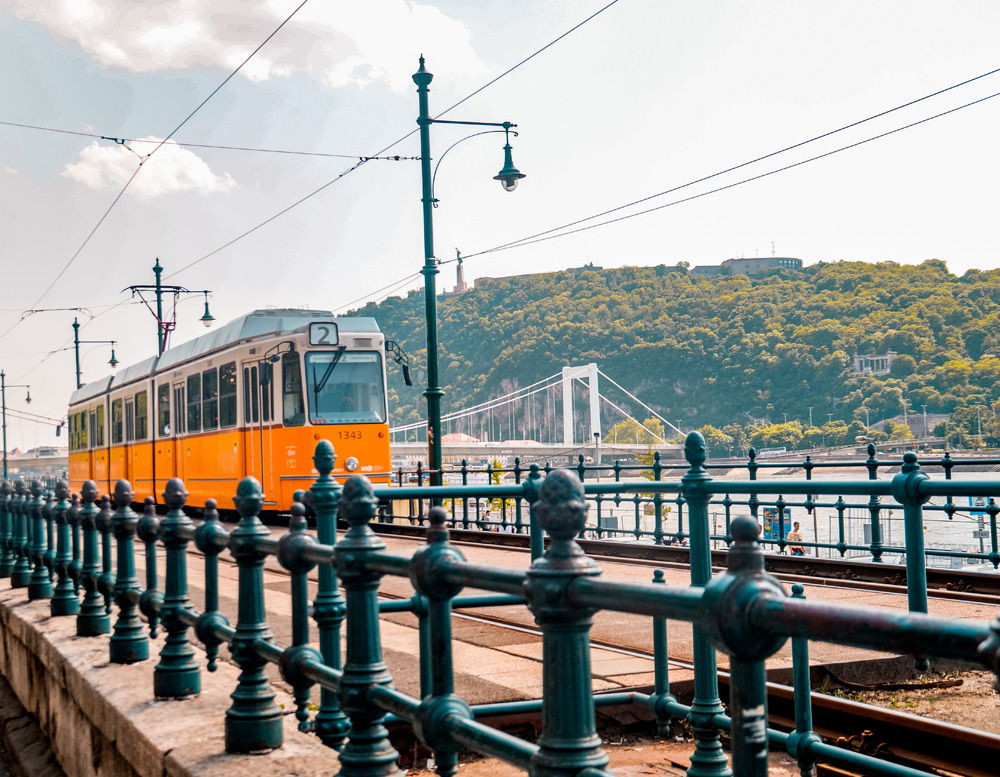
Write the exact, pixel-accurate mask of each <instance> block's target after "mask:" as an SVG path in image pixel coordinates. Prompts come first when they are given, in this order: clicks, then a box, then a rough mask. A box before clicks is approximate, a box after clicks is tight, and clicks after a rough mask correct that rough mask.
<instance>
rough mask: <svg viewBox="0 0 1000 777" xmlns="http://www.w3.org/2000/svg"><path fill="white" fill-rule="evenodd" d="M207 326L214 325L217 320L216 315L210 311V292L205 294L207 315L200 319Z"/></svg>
mask: <svg viewBox="0 0 1000 777" xmlns="http://www.w3.org/2000/svg"><path fill="white" fill-rule="evenodd" d="M199 320H200V321H201V323H203V324H204V325H205V326H206V327H210V326H212V322H214V321H215V317H214V316H213V315H212V314H211V313H209V312H208V294H205V315H203V316H202V317H201V319H199Z"/></svg>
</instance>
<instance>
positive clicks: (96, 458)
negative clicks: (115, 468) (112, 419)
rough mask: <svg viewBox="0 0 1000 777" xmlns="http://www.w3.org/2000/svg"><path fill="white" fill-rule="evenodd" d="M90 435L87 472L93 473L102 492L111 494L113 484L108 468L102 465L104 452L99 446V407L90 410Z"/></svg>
mask: <svg viewBox="0 0 1000 777" xmlns="http://www.w3.org/2000/svg"><path fill="white" fill-rule="evenodd" d="M88 424H89V430H88V434H89V435H90V453H89V454H88V456H89V459H90V461H88V462H87V464H88V468H87V472H89V473H91V475H92V476H93V478H94V481H95V482H96V483H97V487H98V488H99V489H100V490H101V493H102V494H110V493H111V491H112V489H111V488H110V487H109V486H110V485H111V483H110V481H109V480H108V473H107V469H106V468H105V467H103V466H102V465H101V463H100V462H101V459H102V458H104V456H103V452H102V451H101V449H100V448H99V447H98V445H99V442H98V435H97V408H96V407H95V408H92V409H91V411H90V420H89V422H88Z"/></svg>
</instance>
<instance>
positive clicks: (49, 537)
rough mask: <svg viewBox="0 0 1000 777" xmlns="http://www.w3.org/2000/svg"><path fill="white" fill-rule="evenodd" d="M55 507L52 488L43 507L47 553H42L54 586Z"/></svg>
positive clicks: (43, 561)
mask: <svg viewBox="0 0 1000 777" xmlns="http://www.w3.org/2000/svg"><path fill="white" fill-rule="evenodd" d="M55 507H56V495H55V492H54V490H52V489H50V490H49V491H48V493H47V494H46V495H45V505H44V506H43V507H42V518H44V519H45V553H43V554H42V563H43V564H44V565H45V570H46V571H47V572H48V575H49V582H50V583H52V584H53V586H55V582H56V535H55V519H54V516H55Z"/></svg>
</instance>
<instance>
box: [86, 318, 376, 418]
mask: <svg viewBox="0 0 1000 777" xmlns="http://www.w3.org/2000/svg"><path fill="white" fill-rule="evenodd" d="M330 320H333V321H336V322H337V328H338V329H339V330H340V331H341V332H379V331H380V330H379V327H378V322H377V321H376V320H375V319H374V318H372V317H370V316H354V317H349V318H338V317H335V316H334V315H333V313H332V312H330V311H329V310H300V309H295V308H288V309H274V310H270V309H269V310H254V311H253V312H251V313H247V314H246V315H243V316H240V317H239V318H235V319H233V320H232V321H230V322H229V323H228V324H226V325H224V326H221V327H219V328H218V329H213V330H212V331H210V332H208V333H206V334H203V335H202V336H201V337H196V338H195V339H194V340H189V341H188V342H186V343H181V344H180V345H178V346H176V347H174V348H168V349H167V350H166V351H164V352H163V355H162V356H160V357H159V358H157V357H156V356H151V357H149V358H148V359H144V360H143V361H141V362H139V363H138V364H133V365H131V366H129V367H126V368H125V369H123V370H121V371H119V372H118V373H117V374H116V375H114V376H113V377H108V378H102V379H101V380H98V381H94V382H92V383H88V384H87V385H85V386H83V387H82V388H79V389H77V390H76V391H74V392H73V394H72V395H71V396H70V400H69V402H70V404H71V405H72V404H75V403H77V402H82V401H84V400H87V399H90V398H92V397H95V396H97V395H99V394H103V393H104V392H106V391H108V390H110V389H112V388H117V387H119V386H124V385H125V384H127V383H131V382H132V381H134V380H138V379H140V378H144V377H147V376H149V375H152V374H153V372H156V371H163V370H169V369H172V368H173V367H176V366H177V365H178V364H182V363H183V362H186V361H189V360H191V359H195V358H197V357H199V356H203V355H205V354H208V353H212V352H213V351H217V350H219V349H221V348H225V347H227V346H230V345H236V344H237V343H242V342H247V341H250V340H255V339H257V338H260V337H266V336H272V337H273V336H278V337H280V336H282V335H292V334H295V333H297V332H302V331H304V330H305V328H306V326H308V324H309V322H310V321H330Z"/></svg>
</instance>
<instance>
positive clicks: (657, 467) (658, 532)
mask: <svg viewBox="0 0 1000 777" xmlns="http://www.w3.org/2000/svg"><path fill="white" fill-rule="evenodd" d="M662 479H663V465H662V464H661V463H660V452H659V451H653V480H654V481H656V482H659V481H661V480H662ZM653 543H654V544H656V545H662V544H663V496H662V494H660V492H659V491H657V492H656V493H654V494H653Z"/></svg>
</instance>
